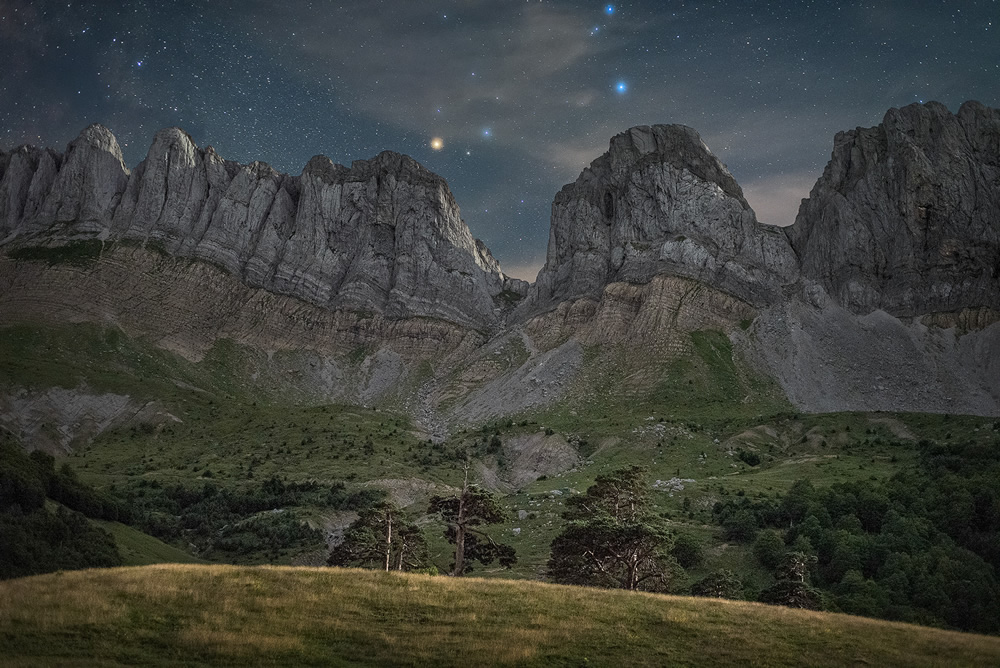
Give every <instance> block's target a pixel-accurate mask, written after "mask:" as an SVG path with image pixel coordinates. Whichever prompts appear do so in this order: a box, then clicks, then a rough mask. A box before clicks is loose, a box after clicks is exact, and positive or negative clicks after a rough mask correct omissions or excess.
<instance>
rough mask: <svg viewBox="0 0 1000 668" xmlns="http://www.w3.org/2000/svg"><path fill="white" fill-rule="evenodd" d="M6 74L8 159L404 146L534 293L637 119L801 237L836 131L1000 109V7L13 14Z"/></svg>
mask: <svg viewBox="0 0 1000 668" xmlns="http://www.w3.org/2000/svg"><path fill="white" fill-rule="evenodd" d="M0 63H2V65H0V147H3V148H4V149H10V148H12V147H14V146H17V145H20V144H23V143H31V144H35V145H39V146H52V147H55V148H58V149H59V150H62V149H63V148H64V147H65V145H66V143H68V142H69V141H71V140H72V139H73V138H74V137H75V136H76V135H77V134H78V133H79V132H80V130H82V129H83V128H84V127H86V126H87V125H89V124H90V123H94V122H99V123H102V124H104V125H106V126H108V127H109V128H111V130H112V131H113V132H114V133H115V135H116V136H117V137H118V140H119V142H120V144H121V145H122V150H123V151H124V153H125V160H126V163H127V164H128V165H129V166H130V167H134V166H135V165H136V164H138V162H139V161H140V160H142V158H143V157H144V156H145V153H146V151H147V149H148V147H149V144H150V143H151V141H152V137H153V134H154V133H155V132H156V131H157V130H158V129H160V128H163V127H168V126H179V127H182V128H184V129H185V130H187V131H188V132H189V133H190V134H191V135H192V136H193V137H194V139H195V141H196V142H197V143H198V144H199V145H200V146H206V145H209V144H211V145H213V146H214V147H215V148H216V149H217V150H218V151H219V153H220V154H221V155H222V156H223V157H225V158H228V159H233V160H237V161H240V162H244V163H246V162H251V161H253V160H263V161H264V162H267V163H269V164H271V165H272V166H273V167H275V168H276V169H278V170H280V171H284V172H288V173H291V174H298V173H300V172H301V170H302V168H303V166H304V165H305V164H306V162H307V161H308V160H309V158H310V157H311V156H313V155H316V154H318V153H322V154H324V155H327V156H329V157H330V158H332V159H333V160H334V161H335V162H340V163H342V164H348V165H349V164H350V162H351V161H352V160H356V159H365V158H370V157H372V156H373V155H375V154H376V153H378V152H379V151H382V150H385V149H391V150H394V151H398V152H401V153H406V154H408V155H411V156H413V157H414V158H416V159H417V160H418V161H420V162H421V163H423V164H424V165H425V166H426V167H428V168H429V169H431V170H432V171H434V172H437V173H438V174H440V175H442V176H443V177H445V178H446V179H447V180H448V182H449V184H450V186H451V188H452V191H453V192H454V193H455V196H456V199H457V200H458V202H459V205H460V206H461V208H462V214H463V217H464V218H465V221H466V222H467V223H468V225H469V227H470V228H471V229H472V232H473V234H474V235H475V236H477V237H479V238H481V239H483V240H484V241H485V242H486V243H487V244H488V245H489V246H490V248H491V249H492V250H493V253H494V255H495V256H496V257H497V258H498V259H499V260H500V261H501V263H502V265H503V267H504V269H505V271H507V272H508V273H510V274H512V275H515V276H519V277H522V278H526V279H529V280H530V279H533V278H534V274H535V272H536V271H537V269H538V267H539V266H540V265H541V263H542V261H543V260H544V256H545V247H546V244H547V241H548V230H549V213H550V208H551V202H552V198H553V196H554V195H555V193H556V192H557V191H558V190H559V188H560V187H561V186H562V185H563V184H565V183H568V182H571V181H573V180H574V179H575V178H576V176H577V175H578V174H579V172H580V171H581V170H582V169H583V168H584V167H586V166H587V165H588V164H589V163H590V161H591V160H593V159H594V158H596V157H597V156H599V155H600V154H601V153H603V152H604V151H605V150H607V147H608V140H609V139H610V137H611V136H612V135H614V134H616V133H618V132H621V131H623V130H625V129H627V128H629V127H631V126H634V125H643V124H653V123H682V124H685V125H689V126H691V127H694V128H695V129H697V130H698V131H699V132H700V133H701V135H702V138H703V139H704V140H705V142H706V143H707V144H708V146H709V147H710V148H711V149H712V151H713V152H714V153H715V154H716V155H717V156H719V158H720V159H721V160H722V161H723V162H725V163H726V164H727V165H728V167H729V169H730V171H731V172H732V173H733V174H734V176H735V177H736V179H737V181H738V182H739V183H740V184H741V185H742V187H743V189H744V192H745V194H746V196H747V199H748V200H749V201H750V203H751V205H752V206H753V207H754V209H755V210H756V212H757V215H758V218H759V219H760V220H761V221H762V222H767V223H773V224H779V225H786V224H790V223H791V222H793V220H794V218H795V213H796V211H797V210H798V204H799V201H800V199H801V198H802V197H805V196H806V195H807V194H808V191H809V189H810V188H811V186H812V184H813V183H814V182H815V180H816V179H817V178H818V177H819V175H820V174H821V173H822V170H823V167H824V165H825V164H826V162H827V160H828V159H829V155H830V151H831V148H832V143H833V136H834V134H835V133H836V132H837V131H839V130H844V129H849V128H853V127H856V126H865V127H867V126H872V125H876V124H877V123H879V122H880V121H881V119H882V116H883V115H884V113H885V111H886V110H887V109H889V108H890V107H898V106H903V105H906V104H910V103H912V102H920V101H929V100H938V101H940V102H943V103H945V104H946V105H948V107H949V108H951V109H952V110H953V111H955V110H957V108H958V106H959V105H960V104H961V103H962V102H963V101H965V100H967V99H977V100H979V101H981V102H983V103H984V104H987V105H989V106H993V107H997V106H1000V1H998V0H965V1H962V2H949V1H945V0H936V1H933V2H931V1H925V0H909V1H896V0H886V1H883V2H836V0H819V1H815V2H814V1H810V0H799V1H796V2H777V1H773V2H758V1H754V0H739V1H734V2H727V1H722V0H719V1H716V2H690V1H683V2H682V1H673V0H650V1H640V0H635V1H631V2H624V1H623V2H615V3H601V2H583V1H569V0H566V1H561V0H541V1H539V0H527V1H526V0H441V1H439V0H365V1H357V2H323V1H319V0H314V1H311V2H310V1H306V0H286V1H283V2H264V1H261V0H245V1H243V2H231V1H227V0H158V1H156V2H147V1H142V0H135V1H129V2H125V1H120V2H115V1H112V0H101V1H100V2H96V1H94V2H74V1H71V0H60V1H58V2H56V1H48V0H0Z"/></svg>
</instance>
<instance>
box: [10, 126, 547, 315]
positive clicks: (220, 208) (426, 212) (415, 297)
mask: <svg viewBox="0 0 1000 668" xmlns="http://www.w3.org/2000/svg"><path fill="white" fill-rule="evenodd" d="M0 165H2V171H0V239H2V241H3V242H4V243H8V244H10V243H13V244H17V245H26V244H38V243H44V244H60V243H65V242H68V241H72V240H80V239H90V238H97V239H101V240H111V241H114V240H134V241H137V242H140V243H143V244H145V243H149V242H153V243H154V245H155V246H156V247H158V248H160V249H162V250H165V251H166V252H167V253H169V254H171V255H177V256H181V257H193V258H198V259H202V260H206V261H209V262H212V263H215V264H217V265H219V266H221V267H224V268H225V269H226V270H228V271H229V272H231V273H233V274H234V275H236V276H237V277H239V278H240V279H241V280H242V281H243V282H245V283H246V284H247V285H249V286H251V287H260V288H264V289H267V290H269V291H272V292H276V293H279V294H285V295H290V296H293V297H297V298H299V299H302V300H304V301H307V302H309V303H311V304H314V305H317V306H320V307H323V308H328V309H348V310H355V311H362V312H374V313H378V314H380V315H383V316H386V317H389V318H408V317H417V316H423V317H433V318H440V319H444V320H448V321H450V322H453V323H457V324H459V325H462V326H466V327H473V328H477V329H483V330H488V329H490V328H493V327H495V326H496V324H497V323H498V318H499V313H500V307H501V306H502V305H503V303H504V302H503V300H501V299H499V298H498V297H499V296H500V295H501V293H502V292H504V291H505V290H508V291H512V292H514V293H516V294H524V293H525V292H526V290H527V286H526V285H525V284H523V282H521V281H516V280H512V279H509V278H507V277H505V276H504V275H503V273H502V272H501V271H500V267H499V264H498V263H497V262H496V261H495V260H494V259H493V257H492V256H491V255H490V253H489V250H488V249H486V247H485V246H484V245H483V244H482V242H480V241H478V240H476V239H473V237H472V234H471V233H470V232H469V229H468V227H467V226H466V225H465V222H464V221H463V220H462V218H461V214H460V212H459V208H458V205H457V204H456V203H455V199H454V197H453V196H452V194H451V191H450V190H449V188H448V185H447V183H446V182H445V181H444V179H442V178H441V177H439V176H437V175H435V174H433V173H431V172H429V171H428V170H426V169H425V168H424V167H422V166H421V165H419V164H418V163H417V162H416V161H414V160H413V159H411V158H409V157H407V156H403V155H400V154H397V153H392V152H388V151H387V152H384V153H381V154H379V155H378V156H376V157H375V158H373V159H371V160H360V161H356V162H354V163H353V164H352V165H351V167H349V168H348V167H344V166H342V165H336V164H334V163H333V162H332V161H331V160H329V159H328V158H326V157H324V156H316V157H314V158H313V159H312V160H310V161H309V163H308V164H307V165H306V167H305V169H304V170H303V171H302V174H301V175H300V176H288V175H285V174H279V173H278V172H276V171H275V170H273V169H272V168H271V167H269V166H268V165H266V164H264V163H260V162H255V163H251V164H249V165H240V164H238V163H235V162H232V161H227V160H223V159H222V157H220V156H219V155H218V153H216V152H215V150H214V149H212V147H207V148H205V149H201V148H199V147H197V146H196V145H195V144H194V142H193V141H192V139H191V137H190V136H188V135H187V134H186V133H185V132H183V131H182V130H179V129H177V128H169V129H166V130H162V131H160V132H159V133H157V135H156V137H155V139H154V141H153V144H152V147H151V148H150V150H149V153H148V155H147V157H146V159H145V160H144V161H143V162H142V163H140V164H139V166H138V167H136V169H135V170H134V171H131V172H130V171H129V170H128V169H127V168H126V167H125V165H124V163H123V161H122V156H121V151H120V149H119V147H118V143H117V141H116V140H115V138H114V136H113V135H112V134H111V133H110V132H109V131H108V130H107V129H105V128H103V127H101V126H97V125H94V126H91V127H89V128H87V129H86V130H85V131H84V132H83V133H82V134H81V135H80V137H79V138H78V139H76V140H75V141H74V142H73V143H71V144H70V146H69V148H68V150H67V153H66V154H65V155H59V154H57V153H54V152H52V151H41V150H38V149H34V148H31V147H21V148H18V149H15V150H14V151H12V152H11V153H10V154H2V155H0Z"/></svg>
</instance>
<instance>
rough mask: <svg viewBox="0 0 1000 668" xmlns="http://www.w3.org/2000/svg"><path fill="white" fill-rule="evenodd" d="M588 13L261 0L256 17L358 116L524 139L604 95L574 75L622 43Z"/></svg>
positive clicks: (544, 7)
mask: <svg viewBox="0 0 1000 668" xmlns="http://www.w3.org/2000/svg"><path fill="white" fill-rule="evenodd" d="M358 7H360V9H359V8H358ZM310 11H312V13H311V14H310ZM303 14H306V17H305V20H302V19H303V16H302V15H303ZM588 14H590V13H589V12H584V11H582V10H580V9H576V8H570V7H559V6H555V5H551V4H549V3H544V4H540V3H532V4H528V5H525V4H524V3H523V2H520V3H517V2H512V1H510V0H503V1H500V2H495V1H494V2H469V1H465V2H457V1H452V2H445V3H443V4H441V5H435V6H434V7H433V8H431V7H429V5H428V3H417V2H398V3H382V6H381V8H378V7H373V6H371V5H369V4H368V3H358V6H357V7H354V8H352V7H350V6H348V7H347V8H341V9H333V10H331V9H330V8H329V6H327V5H324V6H323V7H322V10H321V9H320V8H319V7H317V8H316V9H313V10H310V8H309V7H308V6H301V7H298V10H297V11H294V12H293V11H289V12H282V13H281V15H278V16H275V14H274V12H273V8H272V7H270V5H269V4H263V3H261V4H258V5H257V7H256V11H255V12H252V14H251V19H250V20H251V21H252V23H253V24H254V25H255V26H256V28H257V29H258V30H257V31H256V32H257V34H264V35H268V34H270V35H273V36H274V37H273V41H274V45H275V48H276V49H277V48H278V45H280V44H284V43H285V42H286V36H288V37H289V39H287V41H290V42H292V43H294V44H296V45H297V50H296V52H292V53H289V52H288V51H287V49H283V50H282V51H281V52H280V54H279V56H280V57H281V58H282V59H284V60H286V61H290V62H291V61H295V62H296V64H297V65H299V66H300V67H304V68H306V69H308V70H309V72H310V76H316V75H319V76H321V77H322V76H326V77H328V79H329V85H330V87H331V90H332V91H333V92H334V94H340V95H341V96H342V97H343V101H344V103H345V104H347V105H349V106H350V107H351V108H353V109H355V110H357V111H361V112H363V113H365V114H368V115H371V116H372V117H375V118H378V119H380V120H382V121H385V122H389V123H391V124H393V125H395V126H397V127H400V128H403V129H406V130H409V131H417V132H424V133H429V134H435V135H441V136H443V137H444V138H445V140H446V141H448V140H451V141H456V140H473V139H480V138H482V131H483V129H484V128H485V127H490V128H492V130H493V133H492V134H493V136H494V137H495V139H496V141H498V142H506V143H510V144H516V143H519V142H521V143H523V141H524V137H530V136H532V135H533V134H535V133H536V132H537V131H538V130H539V128H540V127H543V126H544V125H545V124H547V123H548V122H549V120H550V119H551V118H552V117H553V115H554V114H557V113H558V110H559V109H561V108H562V107H565V106H572V107H576V108H586V107H587V106H589V105H590V104H592V103H593V101H594V99H595V98H596V97H597V92H596V90H592V89H588V88H583V89H582V90H581V89H580V87H579V86H570V85H568V80H567V78H566V77H567V74H568V73H569V72H570V71H572V70H573V69H574V68H575V67H577V66H578V65H580V64H581V63H584V62H586V61H588V59H593V58H595V57H597V56H598V55H599V54H600V53H601V52H602V51H605V50H608V49H611V48H614V46H615V44H616V43H615V42H614V41H613V40H610V39H602V40H594V39H591V38H590V35H589V30H588V28H589V24H588V22H587V20H585V19H586V18H587V16H588ZM265 26H266V27H267V30H266V31H265V30H263V28H264V27H265ZM292 35H294V36H292Z"/></svg>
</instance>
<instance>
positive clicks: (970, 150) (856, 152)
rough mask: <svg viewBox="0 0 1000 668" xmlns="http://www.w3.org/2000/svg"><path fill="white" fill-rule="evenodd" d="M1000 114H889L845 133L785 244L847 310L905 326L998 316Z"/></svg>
mask: <svg viewBox="0 0 1000 668" xmlns="http://www.w3.org/2000/svg"><path fill="white" fill-rule="evenodd" d="M998 221H1000V111H998V110H996V109H990V108H988V107H985V106H983V105H982V104H980V103H978V102H966V103H965V104H963V105H962V107H961V108H960V109H959V111H958V114H952V113H951V112H950V111H948V109H947V108H946V107H945V106H944V105H942V104H940V103H937V102H929V103H927V104H911V105H909V106H907V107H904V108H902V109H890V110H889V111H888V113H886V115H885V118H884V120H883V121H882V123H881V124H880V125H878V126H876V127H874V128H857V129H855V130H850V131H847V132H841V133H839V134H837V136H836V138H835V139H834V147H833V155H832V157H831V158H830V162H829V164H827V166H826V169H825V171H824V172H823V176H822V177H821V178H820V179H819V180H818V181H817V182H816V185H815V186H814V187H813V189H812V192H811V193H810V194H809V198H808V199H806V200H803V201H802V205H801V207H800V208H799V214H798V217H797V218H796V220H795V224H794V225H793V226H792V227H790V228H788V237H789V239H790V240H791V243H792V246H793V247H794V249H795V252H796V253H797V254H798V256H799V259H800V261H801V265H802V273H803V275H804V276H805V277H807V278H809V279H812V280H814V281H816V282H818V283H819V284H821V285H822V286H823V287H824V289H825V290H826V292H827V293H829V295H830V296H831V297H832V298H833V299H834V300H835V301H836V302H837V303H839V304H840V305H841V306H843V307H845V308H848V309H850V310H852V311H854V312H858V313H868V312H871V311H873V310H876V309H882V310H884V311H886V312H888V313H892V314H893V315H898V316H913V315H919V314H924V313H934V312H944V311H957V310H960V309H963V308H972V307H979V306H989V307H992V308H994V309H1000V222H998Z"/></svg>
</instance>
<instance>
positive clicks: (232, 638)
mask: <svg viewBox="0 0 1000 668" xmlns="http://www.w3.org/2000/svg"><path fill="white" fill-rule="evenodd" d="M0 647H3V648H4V663H5V665H8V666H18V665H38V664H39V663H43V664H46V665H48V664H61V663H64V662H72V663H73V665H97V666H106V665H117V664H122V663H124V664H135V665H177V664H190V663H197V664H208V665H213V664H215V665H241V664H295V665H343V664H349V665H372V666H385V665H439V666H448V665H462V666H468V665H496V664H513V665H545V666H552V665H557V666H558V665H585V664H590V665H611V664H613V663H621V662H623V661H625V662H627V663H628V664H629V665H720V664H725V665H774V666H781V665H789V666H791V665H811V666H825V665H830V666H842V665H848V664H858V663H861V664H866V665H879V666H887V665H949V666H958V665H997V664H1000V638H992V637H986V636H976V635H969V634H962V633H955V632H949V631H942V630H938V629H930V628H923V627H918V626H910V625H906V624H897V623H889V622H880V621H875V620H869V619H863V618H859V617H850V616H846V615H835V614H826V613H813V612H805V611H799V610H792V609H788V608H778V607H769V606H764V605H760V604H756V603H738V602H731V601H720V600H710V599H693V598H679V597H672V596H658V595H648V594H630V593H628V592H623V591H604V590H595V589H585V588H575V587H560V586H556V585H546V584H540V583H535V582H501V581H496V580H479V579H463V580H456V579H451V578H445V577H431V576H421V575H409V574H396V573H390V574H386V573H380V572H373V571H360V570H340V569H310V568H288V567H234V566H180V565H170V566H145V567H137V568H118V569H107V570H89V571H75V572H67V573H53V574H49V575H41V576H34V577H30V578H23V579H19V580H11V581H7V582H0Z"/></svg>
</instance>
